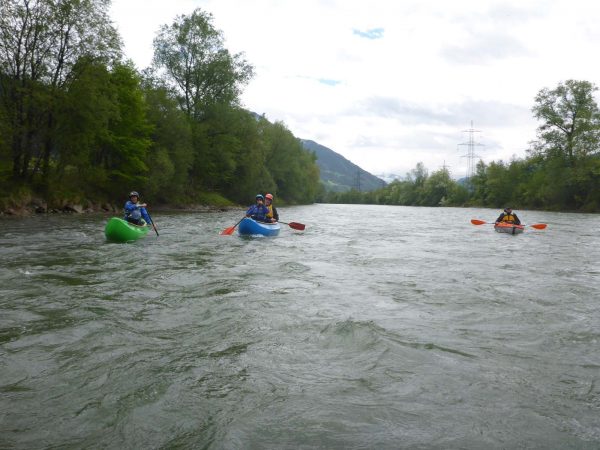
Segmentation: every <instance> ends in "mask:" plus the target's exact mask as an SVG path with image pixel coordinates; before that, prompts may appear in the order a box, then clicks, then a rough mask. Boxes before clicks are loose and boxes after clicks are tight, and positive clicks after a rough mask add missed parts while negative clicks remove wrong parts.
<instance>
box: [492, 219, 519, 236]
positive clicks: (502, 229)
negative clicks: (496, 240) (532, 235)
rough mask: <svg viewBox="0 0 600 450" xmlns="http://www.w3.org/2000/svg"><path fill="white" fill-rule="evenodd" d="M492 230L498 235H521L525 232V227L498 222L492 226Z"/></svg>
mask: <svg viewBox="0 0 600 450" xmlns="http://www.w3.org/2000/svg"><path fill="white" fill-rule="evenodd" d="M494 230H496V231H497V232H498V233H508V234H521V233H522V232H523V231H525V226H523V225H515V224H514V223H506V222H498V223H496V224H494Z"/></svg>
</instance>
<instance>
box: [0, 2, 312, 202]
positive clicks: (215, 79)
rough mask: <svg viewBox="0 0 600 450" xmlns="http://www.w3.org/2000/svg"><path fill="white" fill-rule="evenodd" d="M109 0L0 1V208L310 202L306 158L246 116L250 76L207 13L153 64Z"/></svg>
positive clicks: (181, 24)
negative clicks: (126, 45) (140, 63)
mask: <svg viewBox="0 0 600 450" xmlns="http://www.w3.org/2000/svg"><path fill="white" fill-rule="evenodd" d="M109 4H110V3H109V2H108V1H106V0H88V1H79V0H64V1H61V2H54V1H51V0H38V1H35V2H31V1H25V0H3V1H2V3H1V5H2V14H1V15H0V209H2V208H6V207H9V206H10V205H18V204H24V203H26V202H27V201H30V200H31V199H32V198H34V197H37V198H41V199H43V200H44V201H45V202H47V204H48V208H50V207H52V205H56V206H60V205H61V204H63V203H64V202H65V201H77V202H80V203H86V202H87V203H95V204H101V203H102V202H113V203H114V202H118V203H120V202H122V201H123V200H124V198H125V197H126V194H127V193H128V192H129V191H130V190H132V189H135V190H138V191H141V192H142V195H143V197H144V200H148V201H151V202H153V203H154V204H156V203H160V202H162V203H165V204H170V205H176V204H180V205H186V204H193V203H212V204H228V203H231V202H235V203H244V204H246V203H248V202H251V201H253V198H254V196H255V194H256V193H257V192H263V193H264V192H266V191H269V192H272V193H273V194H275V195H276V197H277V199H278V201H279V202H283V203H286V202H287V203H311V202H313V201H314V200H315V198H316V195H317V193H318V191H319V189H320V184H319V171H318V167H317V165H316V163H315V159H314V156H313V155H312V154H311V153H309V152H306V151H305V150H304V149H303V147H302V144H301V143H300V142H299V141H298V139H296V137H295V136H293V134H292V133H291V132H290V131H289V130H288V129H287V128H286V126H285V125H284V124H283V123H274V124H273V123H270V122H269V121H267V120H266V119H265V118H263V117H256V116H255V115H254V114H252V113H250V112H249V111H246V110H245V109H243V108H242V107H241V106H240V102H239V97H240V94H241V93H242V91H243V88H244V86H245V85H246V84H247V83H248V81H249V80H250V79H251V78H252V77H253V73H254V69H253V66H252V65H251V63H250V62H248V61H246V60H245V59H244V55H243V54H231V53H230V52H229V51H228V50H227V49H226V48H225V47H224V37H223V35H222V33H221V32H220V31H219V30H216V29H215V28H214V26H213V25H212V21H213V18H212V16H211V15H210V14H208V13H206V12H203V11H202V10H199V9H197V10H195V11H194V12H193V13H192V14H190V15H188V16H183V15H182V16H179V17H177V18H176V20H175V21H174V22H173V23H172V24H168V25H163V26H162V27H161V28H160V30H159V32H158V34H157V36H156V38H155V40H154V60H153V65H152V67H149V68H146V69H145V70H143V71H142V72H140V71H138V70H137V69H136V68H135V67H134V66H133V64H132V63H131V62H129V61H128V60H127V59H126V58H125V56H124V55H123V54H122V51H121V40H120V37H119V35H118V33H117V31H116V30H115V29H114V28H113V26H112V24H111V21H110V20H109V17H108V7H109Z"/></svg>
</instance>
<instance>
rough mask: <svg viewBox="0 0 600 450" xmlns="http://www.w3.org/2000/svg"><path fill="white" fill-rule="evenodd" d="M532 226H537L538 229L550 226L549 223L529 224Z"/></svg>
mask: <svg viewBox="0 0 600 450" xmlns="http://www.w3.org/2000/svg"><path fill="white" fill-rule="evenodd" d="M529 226H530V227H532V228H535V229H536V230H543V229H544V228H546V227H547V226H548V224H545V223H534V224H533V225H529Z"/></svg>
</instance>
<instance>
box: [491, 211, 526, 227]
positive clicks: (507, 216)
mask: <svg viewBox="0 0 600 450" xmlns="http://www.w3.org/2000/svg"><path fill="white" fill-rule="evenodd" d="M498 222H506V223H514V224H515V225H521V221H520V220H519V218H518V217H517V215H516V214H515V213H514V212H512V208H505V209H504V211H503V212H502V214H500V215H499V216H498V218H497V219H496V223H498Z"/></svg>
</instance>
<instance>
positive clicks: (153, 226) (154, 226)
mask: <svg viewBox="0 0 600 450" xmlns="http://www.w3.org/2000/svg"><path fill="white" fill-rule="evenodd" d="M146 214H148V218H149V219H150V222H151V223H152V228H154V232H155V233H156V236H158V230H157V229H156V225H154V220H152V217H150V214H149V213H148V211H146Z"/></svg>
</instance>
